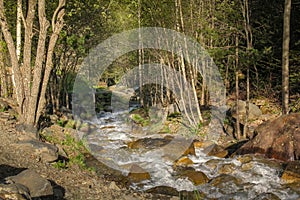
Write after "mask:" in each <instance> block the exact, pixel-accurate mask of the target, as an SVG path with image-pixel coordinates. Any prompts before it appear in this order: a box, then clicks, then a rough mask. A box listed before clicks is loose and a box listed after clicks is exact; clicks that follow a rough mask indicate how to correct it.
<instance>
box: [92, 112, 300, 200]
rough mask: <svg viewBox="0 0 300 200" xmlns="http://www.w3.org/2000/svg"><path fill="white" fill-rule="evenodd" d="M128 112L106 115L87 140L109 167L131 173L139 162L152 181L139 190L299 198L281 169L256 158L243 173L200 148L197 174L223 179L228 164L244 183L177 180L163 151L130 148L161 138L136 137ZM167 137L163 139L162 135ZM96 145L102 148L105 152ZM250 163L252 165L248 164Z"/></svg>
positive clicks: (142, 133) (234, 163)
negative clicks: (211, 163) (141, 140)
mask: <svg viewBox="0 0 300 200" xmlns="http://www.w3.org/2000/svg"><path fill="white" fill-rule="evenodd" d="M124 119H125V117H124V113H123V112H116V113H103V114H102V115H101V116H100V118H98V119H95V120H94V121H93V123H94V124H95V125H97V127H99V129H98V131H97V132H94V133H92V134H90V135H88V136H87V137H86V139H87V142H88V144H93V147H91V152H92V154H93V155H94V156H95V157H96V158H97V159H99V160H100V161H101V162H104V163H105V164H107V165H108V166H110V167H112V168H114V169H118V170H120V171H122V172H123V173H124V174H125V175H126V174H128V172H129V171H128V169H126V167H123V166H124V165H126V164H131V163H136V164H137V165H139V166H140V167H141V168H143V169H144V170H146V171H148V172H149V173H150V175H151V180H148V181H145V182H143V184H133V185H132V188H134V189H136V190H147V189H150V188H153V187H155V186H169V187H173V188H175V189H177V190H178V191H182V190H186V191H195V190H199V191H201V192H203V193H205V194H206V195H207V197H209V198H221V199H229V198H231V199H232V198H233V199H252V198H254V197H256V196H258V195H259V194H262V193H273V194H275V195H277V196H278V197H279V198H280V199H288V200H293V199H298V198H299V195H298V194H296V192H294V191H292V190H291V189H289V188H284V187H282V184H281V180H280V178H279V173H280V172H279V171H278V169H275V168H272V167H269V166H268V165H266V164H264V163H263V162H260V161H259V160H258V159H254V160H252V161H251V162H250V164H251V165H252V167H251V168H250V169H249V170H242V163H241V162H240V161H238V160H237V159H236V158H232V159H231V158H226V159H221V158H217V157H210V156H207V155H206V154H205V153H203V151H202V149H196V156H190V157H189V158H190V159H191V160H192V161H193V162H194V165H193V167H194V168H195V169H196V170H197V171H201V172H203V173H205V174H206V175H207V176H208V178H209V179H213V178H215V177H217V176H219V175H220V174H219V172H218V170H219V169H220V168H221V167H222V166H223V165H226V164H231V166H232V167H233V168H234V170H233V171H232V172H231V173H229V175H230V176H233V177H235V178H237V179H238V180H240V181H239V182H238V184H235V182H234V181H228V182H226V181H225V180H224V182H223V185H222V184H220V185H219V186H217V187H214V186H212V185H210V183H207V184H204V185H200V186H194V184H193V183H192V182H191V181H189V180H188V179H187V178H178V177H174V176H173V174H174V170H173V166H172V165H173V163H172V162H168V161H166V159H164V158H162V156H163V154H162V151H161V150H160V149H156V150H148V151H133V150H130V149H128V148H127V145H126V143H127V142H129V141H133V140H137V139H138V138H143V137H158V136H159V135H158V134H156V135H147V130H142V131H140V132H139V133H138V134H137V133H135V134H132V126H131V125H130V123H126V122H125V121H124ZM161 137H163V136H161ZM95 146H98V147H102V148H101V150H98V148H95ZM210 160H215V162H216V163H217V164H216V167H209V165H207V164H206V162H207V161H210ZM248 164H249V163H248Z"/></svg>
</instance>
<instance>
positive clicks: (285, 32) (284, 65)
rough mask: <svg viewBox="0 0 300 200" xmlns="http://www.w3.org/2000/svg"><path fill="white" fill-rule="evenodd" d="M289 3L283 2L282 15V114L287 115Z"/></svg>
mask: <svg viewBox="0 0 300 200" xmlns="http://www.w3.org/2000/svg"><path fill="white" fill-rule="evenodd" d="M291 1H292V0H285V3H284V14H283V41H282V114H288V113H289V48H290V21H291Z"/></svg>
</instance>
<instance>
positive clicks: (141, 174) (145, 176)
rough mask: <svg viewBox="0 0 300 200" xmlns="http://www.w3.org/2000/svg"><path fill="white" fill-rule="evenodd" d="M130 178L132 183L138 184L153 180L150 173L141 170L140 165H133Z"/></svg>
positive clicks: (129, 174)
mask: <svg viewBox="0 0 300 200" xmlns="http://www.w3.org/2000/svg"><path fill="white" fill-rule="evenodd" d="M128 178H129V180H130V181H131V182H134V183H138V182H142V181H145V180H149V179H150V178H151V176H150V173H149V172H147V171H146V170H144V169H143V168H141V167H140V166H139V165H136V164H132V166H131V168H130V172H129V173H128Z"/></svg>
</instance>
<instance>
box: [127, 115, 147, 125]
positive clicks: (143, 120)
mask: <svg viewBox="0 0 300 200" xmlns="http://www.w3.org/2000/svg"><path fill="white" fill-rule="evenodd" d="M131 119H132V120H133V121H134V122H135V123H136V124H140V125H141V126H147V125H149V123H150V120H149V119H147V118H144V117H142V116H141V115H140V114H132V115H131Z"/></svg>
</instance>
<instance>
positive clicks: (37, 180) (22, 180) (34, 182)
mask: <svg viewBox="0 0 300 200" xmlns="http://www.w3.org/2000/svg"><path fill="white" fill-rule="evenodd" d="M6 179H7V181H8V182H12V183H15V184H22V185H24V186H25V187H26V188H28V189H29V191H30V196H31V197H43V196H53V189H52V186H51V183H50V182H49V181H48V180H47V179H45V178H43V177H41V176H40V175H39V174H38V173H36V172H35V171H34V170H30V169H28V170H25V171H23V172H21V173H19V174H18V175H16V176H11V177H8V178H6Z"/></svg>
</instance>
